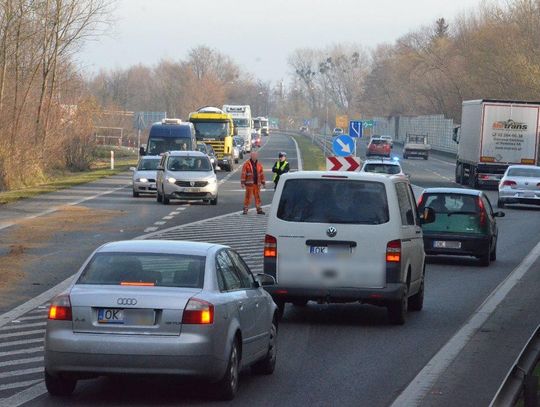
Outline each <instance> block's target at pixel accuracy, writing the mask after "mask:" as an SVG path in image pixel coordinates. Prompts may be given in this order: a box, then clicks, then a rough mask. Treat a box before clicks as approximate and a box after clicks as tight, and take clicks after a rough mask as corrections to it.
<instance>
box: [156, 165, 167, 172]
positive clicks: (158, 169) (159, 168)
mask: <svg viewBox="0 0 540 407" xmlns="http://www.w3.org/2000/svg"><path fill="white" fill-rule="evenodd" d="M156 170H157V171H163V170H165V168H163V167H162V166H161V165H158V167H157V168H156Z"/></svg>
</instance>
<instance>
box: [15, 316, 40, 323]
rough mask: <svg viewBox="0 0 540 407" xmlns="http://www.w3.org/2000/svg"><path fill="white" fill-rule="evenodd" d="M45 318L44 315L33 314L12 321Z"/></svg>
mask: <svg viewBox="0 0 540 407" xmlns="http://www.w3.org/2000/svg"><path fill="white" fill-rule="evenodd" d="M43 318H45V317H44V316H43V315H32V316H28V317H22V318H17V319H15V320H13V321H11V322H15V321H18V322H20V321H32V320H34V319H43Z"/></svg>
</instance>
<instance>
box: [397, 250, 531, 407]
mask: <svg viewBox="0 0 540 407" xmlns="http://www.w3.org/2000/svg"><path fill="white" fill-rule="evenodd" d="M538 258H540V242H539V243H537V244H536V246H535V247H534V248H533V249H532V250H531V251H530V253H529V254H528V255H527V256H526V257H525V258H524V259H523V260H522V261H521V263H519V265H518V266H517V267H516V268H515V269H514V270H512V272H511V273H510V274H509V275H508V277H506V279H505V280H504V281H502V282H501V283H500V284H499V285H498V286H497V288H495V290H493V291H492V292H491V294H490V295H489V296H488V297H487V298H486V300H485V301H484V302H483V303H482V305H480V307H478V309H477V310H476V311H475V312H474V313H473V314H472V315H471V317H470V318H469V320H468V321H467V322H466V323H465V324H464V325H463V326H462V327H461V328H460V329H459V330H458V331H457V332H456V333H455V334H454V336H453V337H452V338H451V339H450V340H449V341H448V342H447V343H446V344H445V345H444V346H443V347H442V348H441V350H440V351H439V352H437V354H436V355H435V356H433V358H431V360H430V361H429V362H428V363H427V365H426V366H424V368H423V369H422V370H421V371H420V373H418V375H416V377H415V378H414V379H413V380H412V382H411V383H410V384H409V385H408V386H407V388H405V390H403V392H402V393H401V394H400V395H399V397H398V398H397V399H395V400H394V402H393V403H392V407H401V406H416V405H419V404H420V403H421V402H422V400H423V399H424V397H425V396H426V395H427V394H428V393H429V391H430V390H431V388H432V387H433V385H434V384H435V383H436V381H437V380H438V379H439V377H440V376H441V375H442V374H443V373H444V371H445V370H446V369H447V368H448V366H450V364H451V363H452V362H453V361H454V359H455V358H456V357H457V356H458V354H459V353H460V352H461V351H462V350H463V348H464V347H465V345H466V344H467V343H468V342H469V341H470V340H471V339H472V337H473V335H474V334H475V333H476V332H477V331H478V330H479V329H480V328H481V327H482V325H483V324H484V323H485V322H486V321H487V319H488V318H489V317H490V316H491V314H492V313H493V311H495V309H496V308H497V306H498V305H499V304H500V303H501V302H502V301H503V300H504V299H505V297H506V296H507V295H508V293H509V292H510V290H512V288H514V286H515V285H516V284H517V283H518V282H519V281H520V280H521V278H523V276H524V275H525V273H527V271H529V269H530V268H531V267H532V265H533V264H534V263H535V261H536V260H538Z"/></svg>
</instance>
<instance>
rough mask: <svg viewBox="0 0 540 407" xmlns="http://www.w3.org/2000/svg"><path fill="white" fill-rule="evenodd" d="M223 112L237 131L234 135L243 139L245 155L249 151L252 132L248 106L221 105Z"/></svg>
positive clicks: (249, 107)
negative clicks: (230, 117) (231, 120)
mask: <svg viewBox="0 0 540 407" xmlns="http://www.w3.org/2000/svg"><path fill="white" fill-rule="evenodd" d="M223 111H224V112H225V113H229V114H230V115H231V116H232V118H233V122H234V127H235V128H236V129H237V130H236V134H237V135H238V136H240V137H242V138H243V139H244V149H245V152H246V153H249V152H250V151H251V133H252V132H253V120H252V119H251V106H250V105H223Z"/></svg>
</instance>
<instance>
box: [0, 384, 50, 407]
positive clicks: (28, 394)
mask: <svg viewBox="0 0 540 407" xmlns="http://www.w3.org/2000/svg"><path fill="white" fill-rule="evenodd" d="M46 392H47V389H46V388H45V383H44V382H42V381H40V382H39V383H38V384H36V385H34V386H32V387H29V388H28V389H26V390H23V391H21V392H19V393H16V394H14V395H13V396H11V397H8V398H6V399H2V400H0V406H4V405H5V406H9V407H19V406H22V405H23V404H25V403H28V402H29V401H31V400H34V399H35V398H38V397H39V396H41V395H42V394H45V393H46ZM4 403H5V404H4Z"/></svg>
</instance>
